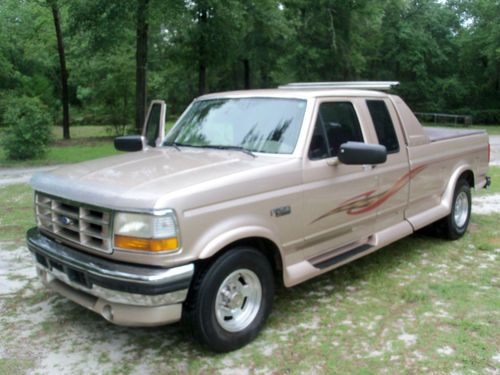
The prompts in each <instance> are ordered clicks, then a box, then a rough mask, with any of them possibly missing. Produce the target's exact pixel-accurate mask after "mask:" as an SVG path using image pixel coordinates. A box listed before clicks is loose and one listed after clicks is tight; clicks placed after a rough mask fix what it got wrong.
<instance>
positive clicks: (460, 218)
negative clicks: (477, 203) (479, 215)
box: [442, 178, 471, 240]
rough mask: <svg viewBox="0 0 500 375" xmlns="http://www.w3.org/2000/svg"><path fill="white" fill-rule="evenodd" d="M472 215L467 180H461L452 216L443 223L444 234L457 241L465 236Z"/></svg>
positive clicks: (453, 204) (452, 207)
mask: <svg viewBox="0 0 500 375" xmlns="http://www.w3.org/2000/svg"><path fill="white" fill-rule="evenodd" d="M470 214H471V194H470V186H469V183H468V182H467V180H465V179H463V178H461V179H459V180H458V181H457V185H456V186H455V192H454V194H453V201H452V205H451V212H450V214H449V215H448V216H447V217H445V218H444V219H443V221H442V224H443V229H444V234H445V236H446V237H447V238H449V239H451V240H456V239H458V238H460V237H462V236H463V235H464V233H465V232H466V231H467V227H468V225H469V220H470Z"/></svg>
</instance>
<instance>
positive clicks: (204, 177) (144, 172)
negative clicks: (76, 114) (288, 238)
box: [31, 148, 289, 210]
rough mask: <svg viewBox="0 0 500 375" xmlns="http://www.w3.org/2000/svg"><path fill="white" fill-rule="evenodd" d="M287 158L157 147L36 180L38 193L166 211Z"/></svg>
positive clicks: (114, 206) (66, 168)
mask: <svg viewBox="0 0 500 375" xmlns="http://www.w3.org/2000/svg"><path fill="white" fill-rule="evenodd" d="M286 160H289V159H288V158H283V157H279V156H263V155H259V156H257V157H256V158H254V157H252V156H250V155H246V154H244V153H243V152H239V151H226V150H207V149H196V148H183V149H182V151H179V150H176V149H174V148H157V149H150V150H145V151H140V152H134V153H127V154H120V155H116V156H111V157H107V158H103V159H97V160H92V161H87V162H83V163H78V164H72V165H67V166H63V167H60V168H58V169H55V170H52V171H50V172H42V173H39V174H36V175H35V176H33V178H32V180H31V185H32V186H33V188H34V189H35V190H36V191H40V192H44V193H47V194H50V195H54V196H58V197H61V198H65V199H68V200H72V201H76V202H84V203H87V204H90V205H96V206H100V207H107V208H110V209H120V210H124V209H125V210H126V209H131V210H137V209H140V210H144V209H161V208H165V207H158V200H159V199H160V198H163V199H164V198H165V197H166V196H168V195H169V194H170V195H172V194H175V193H179V192H181V191H182V190H184V189H187V188H192V187H193V186H197V185H200V184H207V183H209V182H210V181H215V180H220V179H224V178H226V177H229V176H231V175H234V174H238V173H240V172H243V171H249V170H253V169H256V168H262V167H265V166H269V165H270V164H271V165H272V164H276V163H280V162H281V163H282V162H285V161H286Z"/></svg>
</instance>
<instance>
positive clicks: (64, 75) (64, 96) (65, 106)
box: [49, 0, 70, 139]
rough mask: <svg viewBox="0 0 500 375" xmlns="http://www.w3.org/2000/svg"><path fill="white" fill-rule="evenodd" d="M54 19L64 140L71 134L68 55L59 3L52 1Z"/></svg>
mask: <svg viewBox="0 0 500 375" xmlns="http://www.w3.org/2000/svg"><path fill="white" fill-rule="evenodd" d="M49 4H50V8H51V10H52V17H53V18H54V27H55V29H56V36H57V52H58V53H59V65H60V70H61V88H62V92H61V100H62V110H63V138H64V139H70V134H69V95H68V71H67V69H66V55H65V52H64V40H63V36H62V31H61V16H60V14H59V7H58V5H57V2H56V1H54V0H52V1H50V2H49Z"/></svg>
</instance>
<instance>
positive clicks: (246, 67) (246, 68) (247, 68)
mask: <svg viewBox="0 0 500 375" xmlns="http://www.w3.org/2000/svg"><path fill="white" fill-rule="evenodd" d="M243 70H244V73H243V75H244V79H245V90H250V61H249V60H248V59H244V60H243Z"/></svg>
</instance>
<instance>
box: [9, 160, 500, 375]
mask: <svg viewBox="0 0 500 375" xmlns="http://www.w3.org/2000/svg"><path fill="white" fill-rule="evenodd" d="M499 170H500V168H497V167H496V168H495V169H493V171H494V174H492V175H493V181H494V185H495V184H497V185H500V178H499V177H500V176H499V174H500V171H499ZM491 193H492V192H491V191H490V192H488V193H487V194H491ZM31 207H32V195H31V191H30V189H29V188H28V187H27V186H26V185H15V186H8V187H2V188H0V209H1V210H2V212H4V214H3V215H2V216H1V217H0V253H1V256H0V279H1V277H2V275H6V277H7V279H8V280H10V281H11V282H12V283H14V282H15V283H21V284H20V286H19V289H18V291H17V292H13V293H10V294H9V293H8V294H4V293H3V292H2V290H4V289H3V288H5V287H8V285H7V286H4V285H5V284H2V281H1V280H0V311H1V314H0V331H1V332H2V335H0V348H2V349H3V351H2V350H0V374H21V373H24V372H27V371H29V370H30V369H31V370H32V371H33V370H34V371H35V372H38V373H46V372H49V371H51V372H60V373H67V372H72V373H80V372H81V373H89V374H92V373H116V374H118V373H120V374H121V373H140V372H151V373H207V374H213V373H219V372H221V371H226V372H227V373H237V372H238V371H240V372H241V371H245V370H248V371H249V372H250V373H253V372H260V373H278V374H283V373H291V374H296V373H311V372H317V373H336V374H377V373H389V374H402V373H406V374H420V373H434V374H442V373H488V372H489V373H495V371H496V369H498V367H499V366H500V358H499V357H500V349H499V348H500V338H499V335H498V321H500V293H498V290H499V288H500V279H499V275H500V262H499V261H498V257H499V256H500V228H499V227H498V223H499V222H500V214H495V215H488V216H485V215H473V217H472V221H471V224H470V228H469V231H468V233H467V235H466V236H464V237H463V238H461V239H460V240H458V241H445V240H441V239H439V238H434V237H428V236H426V235H424V234H421V233H417V234H414V235H413V236H411V237H408V238H405V239H403V240H400V241H398V242H396V243H394V244H392V245H390V246H388V247H386V248H384V249H382V250H380V251H378V252H376V253H374V254H372V255H370V256H367V257H364V258H362V259H360V260H358V261H355V262H353V263H351V264H349V265H347V266H344V267H341V268H339V269H337V270H335V271H332V272H330V273H327V274H325V275H323V276H321V277H318V278H315V279H313V280H311V281H309V282H306V283H303V284H301V285H299V286H297V287H294V288H291V289H285V288H283V287H278V290H277V296H276V299H275V304H274V308H273V313H272V314H271V316H270V318H269V321H268V323H267V324H266V326H265V328H264V330H263V331H262V333H261V334H260V335H259V337H258V338H257V339H256V340H255V341H254V342H252V343H251V344H250V345H248V346H246V347H244V348H243V349H241V350H239V351H236V352H233V353H229V354H214V353H211V352H208V351H206V350H205V349H204V348H201V347H199V346H198V345H197V344H195V343H194V342H193V341H192V340H191V339H190V338H189V336H188V334H187V332H186V330H185V329H184V327H182V326H181V325H172V326H166V327H160V328H150V329H148V328H124V327H117V326H114V325H111V324H109V323H107V322H105V321H104V320H103V319H101V318H100V317H99V316H97V315H96V314H94V313H92V312H89V311H87V310H86V309H84V308H82V307H80V306H78V305H76V304H74V303H72V302H70V301H69V300H67V299H65V298H63V297H59V296H57V295H56V294H55V293H53V292H51V291H49V290H47V289H45V288H43V287H42V286H41V285H40V284H39V283H38V282H35V281H34V280H35V279H34V275H33V276H29V275H30V273H29V272H28V270H31V269H32V268H33V265H32V262H31V259H30V257H29V255H28V252H27V251H26V250H25V249H23V248H19V246H20V245H22V244H23V243H24V232H25V231H26V230H27V229H28V228H29V227H31V226H32V225H34V220H33V213H32V209H31ZM7 241H8V242H7ZM2 262H3V263H2ZM26 275H28V276H26ZM23 283H24V284H23ZM26 337H29V340H30V350H29V351H26V350H25V349H26ZM103 353H105V354H106V355H103Z"/></svg>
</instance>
